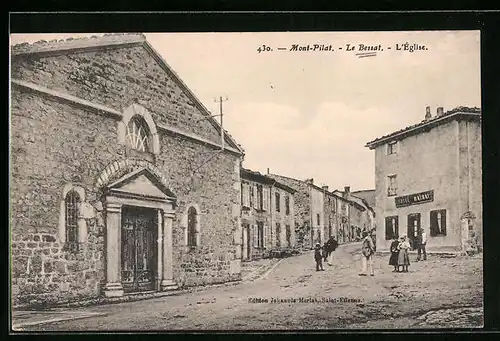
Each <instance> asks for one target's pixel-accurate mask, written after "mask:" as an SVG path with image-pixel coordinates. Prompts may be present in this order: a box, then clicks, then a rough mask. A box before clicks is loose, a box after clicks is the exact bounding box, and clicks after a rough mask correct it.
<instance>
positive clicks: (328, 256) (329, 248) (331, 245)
mask: <svg viewBox="0 0 500 341" xmlns="http://www.w3.org/2000/svg"><path fill="white" fill-rule="evenodd" d="M338 246H339V243H337V241H336V240H335V237H334V236H330V239H328V240H327V241H326V243H325V245H324V246H323V249H324V250H325V258H324V261H325V262H327V264H328V265H330V266H332V261H333V251H335V250H336V249H337V247H338Z"/></svg>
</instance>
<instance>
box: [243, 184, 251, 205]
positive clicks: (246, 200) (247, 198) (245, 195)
mask: <svg viewBox="0 0 500 341" xmlns="http://www.w3.org/2000/svg"><path fill="white" fill-rule="evenodd" d="M243 188H244V190H245V191H244V194H243V195H244V198H245V206H246V207H249V206H250V191H249V186H248V184H245V186H244V187H243Z"/></svg>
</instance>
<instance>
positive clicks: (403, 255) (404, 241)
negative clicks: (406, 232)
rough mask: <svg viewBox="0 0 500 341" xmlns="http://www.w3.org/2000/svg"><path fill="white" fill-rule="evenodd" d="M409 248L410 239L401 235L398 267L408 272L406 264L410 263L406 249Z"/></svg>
mask: <svg viewBox="0 0 500 341" xmlns="http://www.w3.org/2000/svg"><path fill="white" fill-rule="evenodd" d="M409 248H410V241H409V240H408V238H406V236H403V237H401V241H400V242H399V245H398V249H399V255H398V267H399V266H402V267H403V272H408V266H409V265H410V257H409V256H408V249H409Z"/></svg>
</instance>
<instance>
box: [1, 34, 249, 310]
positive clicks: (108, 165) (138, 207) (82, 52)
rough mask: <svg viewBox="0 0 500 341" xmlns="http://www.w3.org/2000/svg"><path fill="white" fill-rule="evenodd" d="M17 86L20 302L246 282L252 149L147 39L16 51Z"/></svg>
mask: <svg viewBox="0 0 500 341" xmlns="http://www.w3.org/2000/svg"><path fill="white" fill-rule="evenodd" d="M10 85H11V133H12V135H11V155H12V158H11V179H10V212H11V225H10V236H11V250H12V253H11V264H12V288H11V289H12V300H13V305H20V304H30V303H32V302H38V303H40V302H42V303H61V302H65V301H74V300H82V299H90V298H96V297H99V296H101V295H105V296H123V295H128V294H132V293H135V292H143V291H164V290H170V289H175V288H177V287H182V286H193V285H202V284H209V283H221V282H226V281H232V280H238V279H240V278H241V271H240V251H241V245H240V244H239V243H238V242H239V240H240V239H239V238H237V237H240V236H241V230H240V229H241V224H240V213H239V211H240V198H241V193H240V188H241V186H240V165H241V161H242V157H243V150H242V149H241V148H240V147H239V146H238V144H237V143H236V142H235V141H234V140H233V139H232V137H231V136H229V135H228V134H227V133H224V132H221V130H222V129H221V126H220V125H219V124H218V123H217V122H216V121H215V120H214V119H213V118H212V117H211V113H210V112H208V111H207V110H206V108H205V107H204V106H203V105H202V104H201V103H200V102H199V100H198V99H197V98H196V97H195V96H194V95H193V93H192V92H191V91H190V90H189V89H188V88H187V86H186V85H185V84H184V83H183V82H182V81H181V79H180V78H179V77H178V76H177V75H176V74H175V73H174V72H173V71H172V69H171V68H170V67H169V66H168V65H167V64H166V62H165V61H164V60H163V58H162V57H161V56H160V55H159V54H158V53H156V52H155V50H154V49H153V48H152V47H151V45H150V44H149V43H148V42H147V41H146V39H145V37H144V36H143V35H141V34H118V35H105V36H103V37H92V38H85V39H72V40H70V39H68V40H66V41H51V42H44V41H41V42H39V43H35V44H20V45H16V46H13V47H12V49H11V80H10ZM221 135H222V137H221ZM222 139H224V140H222ZM222 141H224V143H222ZM223 145H224V148H222V146H223Z"/></svg>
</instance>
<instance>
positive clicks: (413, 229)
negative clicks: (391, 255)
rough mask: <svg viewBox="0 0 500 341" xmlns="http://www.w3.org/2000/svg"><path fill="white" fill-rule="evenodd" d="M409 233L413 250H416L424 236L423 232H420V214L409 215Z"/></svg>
mask: <svg viewBox="0 0 500 341" xmlns="http://www.w3.org/2000/svg"><path fill="white" fill-rule="evenodd" d="M407 233H408V234H407V236H408V238H409V240H410V244H411V248H412V249H413V250H415V249H416V248H417V247H418V241H419V239H420V238H421V235H422V232H420V213H412V214H409V215H408V230H407Z"/></svg>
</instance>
